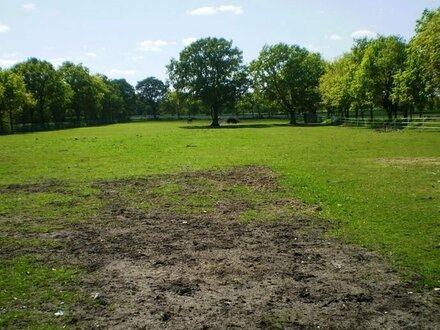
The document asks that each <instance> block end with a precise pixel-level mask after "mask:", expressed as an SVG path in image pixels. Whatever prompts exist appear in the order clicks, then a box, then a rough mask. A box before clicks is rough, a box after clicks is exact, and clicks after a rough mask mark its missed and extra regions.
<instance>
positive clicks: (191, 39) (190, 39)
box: [182, 37, 198, 46]
mask: <svg viewBox="0 0 440 330" xmlns="http://www.w3.org/2000/svg"><path fill="white" fill-rule="evenodd" d="M197 39H198V38H196V37H188V38H184V39H182V45H184V46H188V45H190V44H192V43H193V42H194V41H196V40H197Z"/></svg>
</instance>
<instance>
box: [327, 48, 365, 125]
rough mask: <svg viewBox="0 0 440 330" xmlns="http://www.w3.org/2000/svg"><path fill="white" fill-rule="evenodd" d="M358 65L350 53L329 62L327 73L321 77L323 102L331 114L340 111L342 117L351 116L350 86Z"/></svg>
mask: <svg viewBox="0 0 440 330" xmlns="http://www.w3.org/2000/svg"><path fill="white" fill-rule="evenodd" d="M355 70H356V65H355V63H354V61H353V58H352V56H351V54H350V53H348V54H344V55H343V56H342V57H340V58H339V59H337V60H335V61H334V62H331V63H328V64H327V66H326V71H325V74H324V75H323V76H322V77H321V79H320V85H319V88H320V91H321V97H322V102H323V104H324V105H325V106H326V108H327V109H328V110H329V114H333V113H334V112H339V113H340V115H341V116H342V117H345V118H348V117H349V116H350V111H349V110H350V106H351V102H352V97H351V94H350V86H351V84H352V82H353V75H354V71H355Z"/></svg>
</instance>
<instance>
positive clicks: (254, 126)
mask: <svg viewBox="0 0 440 330" xmlns="http://www.w3.org/2000/svg"><path fill="white" fill-rule="evenodd" d="M327 126H335V125H329V124H296V125H290V124H288V123H286V124H229V125H228V124H226V125H221V126H219V127H211V126H209V125H207V126H205V125H203V126H196V125H195V126H190V125H186V126H180V128H183V129H242V128H271V127H327Z"/></svg>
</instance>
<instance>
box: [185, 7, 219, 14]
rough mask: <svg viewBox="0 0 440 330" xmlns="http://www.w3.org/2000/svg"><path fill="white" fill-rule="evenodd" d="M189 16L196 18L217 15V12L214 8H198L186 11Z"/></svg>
mask: <svg viewBox="0 0 440 330" xmlns="http://www.w3.org/2000/svg"><path fill="white" fill-rule="evenodd" d="M188 14H190V15H196V16H209V15H215V14H217V10H216V9H215V8H214V7H200V8H197V9H194V10H190V11H188Z"/></svg>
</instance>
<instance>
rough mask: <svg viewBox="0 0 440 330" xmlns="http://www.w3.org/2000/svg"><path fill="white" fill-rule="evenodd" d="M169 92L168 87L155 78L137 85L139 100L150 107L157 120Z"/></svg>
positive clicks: (147, 79)
mask: <svg viewBox="0 0 440 330" xmlns="http://www.w3.org/2000/svg"><path fill="white" fill-rule="evenodd" d="M167 90H168V87H167V85H165V84H164V83H163V82H162V80H160V79H157V78H155V77H148V78H146V79H144V80H141V81H139V82H138V83H137V84H136V91H137V93H138V95H139V98H140V99H141V100H142V101H143V102H145V103H146V104H147V105H148V106H149V107H150V109H151V112H152V115H153V117H154V119H157V115H158V114H159V104H160V102H162V101H163V100H164V99H165V97H166V93H167Z"/></svg>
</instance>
